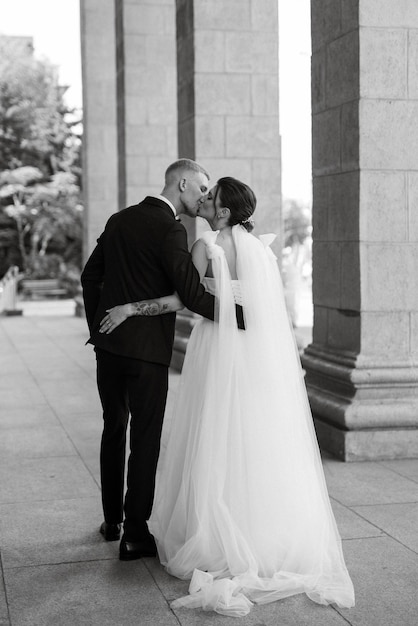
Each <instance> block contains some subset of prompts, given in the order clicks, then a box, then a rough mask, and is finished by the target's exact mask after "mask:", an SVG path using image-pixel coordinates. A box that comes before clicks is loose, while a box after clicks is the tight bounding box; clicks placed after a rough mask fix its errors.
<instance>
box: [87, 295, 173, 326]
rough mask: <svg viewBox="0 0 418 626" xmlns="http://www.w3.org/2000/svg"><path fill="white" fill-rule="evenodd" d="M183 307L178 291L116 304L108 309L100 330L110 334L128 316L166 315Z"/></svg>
mask: <svg viewBox="0 0 418 626" xmlns="http://www.w3.org/2000/svg"><path fill="white" fill-rule="evenodd" d="M183 308H184V305H183V303H182V302H181V300H180V298H179V297H178V295H177V293H173V294H172V295H171V296H162V297H161V298H154V299H152V300H141V301H140V302H128V303H127V304H119V305H118V306H114V307H112V308H111V309H108V310H107V315H105V316H104V318H103V319H102V321H101V322H100V328H99V332H101V333H105V334H106V335H108V334H109V333H111V332H112V331H113V330H115V328H117V326H119V324H122V322H124V321H125V320H126V319H127V318H128V317H133V316H135V315H142V316H153V315H164V314H165V313H174V312H175V311H180V309H183Z"/></svg>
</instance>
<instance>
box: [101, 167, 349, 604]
mask: <svg viewBox="0 0 418 626" xmlns="http://www.w3.org/2000/svg"><path fill="white" fill-rule="evenodd" d="M255 207H256V199H255V196H254V193H253V192H252V190H251V189H250V188H249V187H248V186H247V185H245V184H244V183H242V182H240V181H239V180H236V179H234V178H230V177H226V178H221V179H220V180H219V181H218V184H217V185H216V186H215V187H214V188H213V189H211V191H210V192H209V193H208V194H207V195H206V197H205V200H204V202H203V204H202V205H201V206H200V208H199V211H198V214H199V215H200V216H201V217H204V218H205V219H206V220H207V221H208V222H209V224H210V226H211V228H212V231H209V232H206V233H204V234H203V236H202V237H201V238H200V239H199V240H198V241H197V242H196V243H195V244H194V246H193V249H192V256H193V262H194V264H195V266H196V268H197V270H198V271H199V275H200V277H201V280H202V282H203V285H204V286H205V287H206V288H207V289H208V290H210V291H211V292H212V293H213V294H215V295H216V297H217V302H219V308H218V307H217V312H216V323H214V322H212V321H210V320H208V319H202V320H199V321H198V322H197V324H196V325H195V327H194V329H193V332H192V335H191V337H190V341H189V343H188V347H187V352H186V357H185V361H184V366H183V371H182V375H181V381H180V386H179V392H178V398H177V403H176V410H175V414H174V417H173V421H172V424H171V430H170V433H169V439H168V444H167V450H166V453H165V455H164V456H163V457H162V458H161V461H160V464H159V471H158V472H157V487H156V493H155V501H154V506H153V510H152V514H151V518H150V520H149V528H150V531H151V533H152V535H153V536H154V537H155V539H156V542H157V546H158V553H159V557H160V561H161V563H162V564H163V565H164V566H165V567H166V569H167V571H168V572H169V573H170V574H173V575H174V576H177V577H178V578H181V579H189V578H191V579H192V581H191V584H190V595H189V596H186V597H185V598H181V599H179V600H176V601H175V604H174V606H189V607H203V608H204V609H206V610H209V609H212V610H214V611H217V612H218V613H222V614H225V615H233V616H241V615H245V614H246V613H248V611H249V610H250V607H251V605H252V602H260V603H265V602H272V601H275V600H279V599H282V598H284V597H287V596H292V595H294V594H297V593H305V594H306V595H307V596H308V597H309V598H311V599H312V600H314V601H315V602H318V603H319V604H330V603H335V604H337V605H338V606H340V607H351V606H353V605H354V590H353V585H352V582H351V579H350V576H349V574H348V572H347V569H346V566H345V563H344V557H343V553H342V548H341V539H340V536H339V533H338V530H337V527H336V524H335V519H334V515H333V513H332V509H331V505H330V501H329V497H328V492H327V488H326V484H325V479H324V474H323V469H322V463H321V457H320V453H319V448H318V443H317V440H316V436H315V431H314V427H313V422H312V416H311V413H310V409H309V404H308V399H307V394H306V389H305V385H304V378H303V372H302V368H301V365H300V361H299V355H298V352H297V348H296V344H295V340H294V336H293V332H292V329H291V324H290V322H289V318H288V314H287V311H286V306H285V303H284V297H283V289H282V285H281V280H280V275H279V271H278V267H277V263H276V258H275V257H274V255H273V253H272V252H271V250H270V248H269V247H268V246H267V247H266V246H265V245H264V244H267V243H269V242H268V241H267V239H266V236H264V239H263V242H264V243H263V242H262V241H260V240H259V239H258V238H256V237H254V236H253V235H252V234H251V233H250V231H251V230H252V228H253V213H254V210H255ZM272 238H273V239H274V236H273V237H270V242H271V240H272ZM181 299H182V298H181V294H179V297H178V296H176V295H171V296H168V297H163V298H159V299H154V300H149V301H146V302H132V303H129V304H126V305H124V306H121V307H116V308H114V309H112V310H110V311H109V312H108V314H107V315H106V316H105V317H104V319H103V321H102V332H104V333H106V332H109V324H110V328H113V327H114V326H115V325H116V324H121V327H123V326H124V325H125V324H128V323H129V321H130V319H131V318H130V317H127V316H129V315H131V314H133V315H137V314H138V313H142V314H144V315H153V314H154V313H158V312H167V311H174V310H177V309H179V308H181V307H182V306H183V305H182V302H181ZM236 303H239V304H241V305H242V307H243V311H244V318H245V331H242V330H239V329H238V328H237V326H236V322H235V308H234V307H235V304H236ZM161 317H164V316H161ZM125 319H126V321H123V320H125ZM117 328H119V326H117ZM110 332H111V334H112V333H113V332H117V331H110ZM110 336H111V335H110Z"/></svg>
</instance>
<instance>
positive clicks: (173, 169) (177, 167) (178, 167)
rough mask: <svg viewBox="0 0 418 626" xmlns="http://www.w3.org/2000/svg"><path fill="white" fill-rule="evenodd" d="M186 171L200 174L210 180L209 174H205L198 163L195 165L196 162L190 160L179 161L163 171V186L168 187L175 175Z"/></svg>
mask: <svg viewBox="0 0 418 626" xmlns="http://www.w3.org/2000/svg"><path fill="white" fill-rule="evenodd" d="M187 170H188V171H192V172H200V173H201V174H204V175H205V176H206V178H207V179H208V180H209V179H210V176H209V172H207V171H206V170H205V168H204V167H202V166H201V165H199V163H196V161H192V159H179V160H178V161H174V163H172V164H171V165H169V166H168V167H167V169H166V171H165V184H166V185H169V184H170V183H172V182H174V179H175V175H176V174H178V173H179V172H181V171H187Z"/></svg>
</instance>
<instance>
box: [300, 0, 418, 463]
mask: <svg viewBox="0 0 418 626" xmlns="http://www.w3.org/2000/svg"><path fill="white" fill-rule="evenodd" d="M417 25H418V4H417V3H416V2H415V1H414V0H403V1H402V2H399V3H393V2H391V1H390V0H381V1H377V0H351V1H349V0H312V49H313V56H312V98H313V103H312V104H313V124H312V130H313V192H314V193H313V238H314V244H313V297H314V332H313V343H312V345H311V346H309V347H308V349H307V351H306V353H305V356H304V365H305V368H306V371H307V384H308V389H309V393H310V398H311V405H312V408H313V411H314V413H315V416H316V422H317V428H318V434H319V437H320V440H321V441H322V443H323V445H325V447H328V449H330V450H331V451H333V452H335V453H337V454H338V455H339V456H341V458H344V459H346V460H352V459H365V458H391V457H394V456H416V455H418V369H417V367H416V366H417V360H416V357H417V351H416V346H417V344H418V341H417V338H416V332H417V327H416V320H417V310H418V292H417V289H416V288H415V285H416V277H417V275H418V274H417V273H418V252H417V245H416V243H417V228H416V223H417V218H416V217H415V215H416V210H415V211H414V206H415V209H416V200H417V190H416V182H417V179H416V172H415V170H416V163H417V162H418V141H417V140H418V124H417V122H416V120H417V119H418V118H417V113H418V108H417V107H418V100H417V87H416V83H417V79H418V75H417V71H416V68H417V61H416V58H417V56H416V52H417V50H416V41H417V37H416V35H417V32H418V30H417ZM414 203H415V205H414Z"/></svg>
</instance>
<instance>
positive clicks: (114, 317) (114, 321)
mask: <svg viewBox="0 0 418 626" xmlns="http://www.w3.org/2000/svg"><path fill="white" fill-rule="evenodd" d="M106 313H107V315H105V316H104V318H103V319H102V321H101V322H100V328H99V332H100V333H105V334H106V335H109V334H110V333H111V332H112V331H113V330H115V328H117V327H118V326H119V324H122V322H124V321H125V320H126V319H127V318H128V317H130V316H131V315H132V311H131V305H130V304H120V305H118V306H114V307H112V308H111V309H107V311H106Z"/></svg>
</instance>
